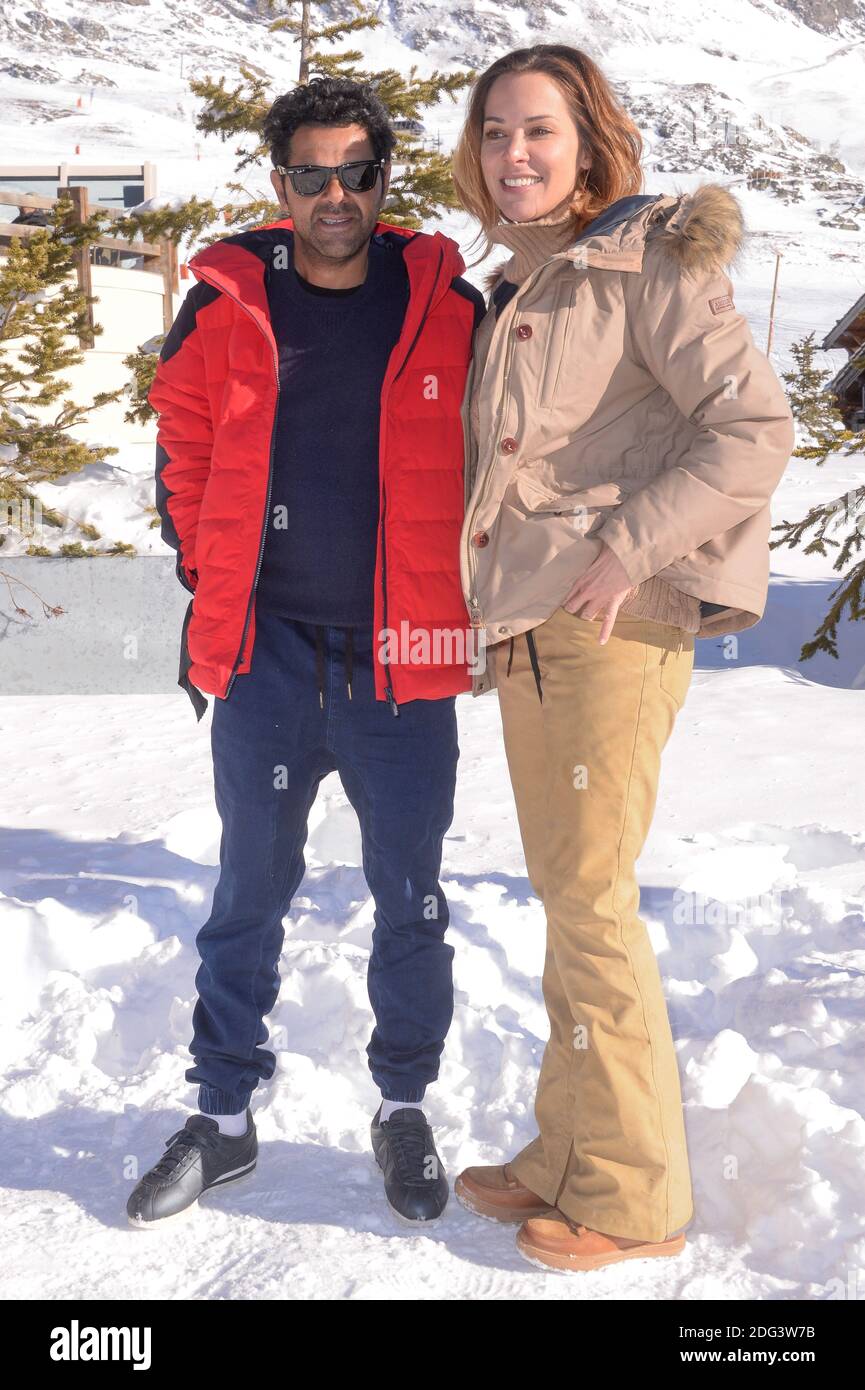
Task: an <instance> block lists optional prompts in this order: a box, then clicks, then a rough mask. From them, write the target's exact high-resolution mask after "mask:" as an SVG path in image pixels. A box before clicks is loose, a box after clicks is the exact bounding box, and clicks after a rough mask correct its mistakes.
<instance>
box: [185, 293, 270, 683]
mask: <svg viewBox="0 0 865 1390" xmlns="http://www.w3.org/2000/svg"><path fill="white" fill-rule="evenodd" d="M199 275H200V278H201V279H202V280H207V274H206V273H202V272H199ZM208 283H209V284H213V281H208ZM214 288H215V289H218V290H219V291H220V293H221V294H225V295H227V297H228V298H229V299H230V300H232V301H233V303H235V304H237V305H239V307H240V308H241V309H242V310H243V312H244V313H245V314H246V316H247V318H250V319H252V322H253V323H254V324H255V326H256V328H257V329H258V330H259V331H260V332H261V333H262V334H263V336H264V338H265V340H267V334H266V333H265V332H264V329H263V328H262V327H261V325H260V323H259V322H258V320H257V319H256V317H255V315H254V314H252V313H250V311H249V309H247V307H246V305H245V304H244V303H243V300H242V299H238V298H237V295H234V294H230V293H229V292H228V290H225V289H223V287H222V286H221V285H215V286H214ZM268 346H270V344H268ZM273 364H274V367H275V369H276V405H275V406H274V411H273V422H272V424H271V427H270V455H269V457H268V461H267V496H266V498H265V502H264V516H263V518H262V523H261V538H260V540H259V543H258V560H257V561H256V565H255V575H254V576H253V580H252V588H251V589H250V591H249V598H248V600H247V604H246V617H245V619H244V622H243V632H242V633H241V635H240V648H239V650H238V653H237V656H236V657H235V658H234V665H233V666H232V668H231V675H230V676H229V678H228V685H227V686H226V687H225V695H224V697H223V698H224V699H226V700H227V699H228V697H229V695H230V693H231V687H232V686H233V685H234V682H235V680H236V679H237V668H238V666H239V665H240V658H241V656H242V655H243V647H244V643H245V642H246V634H247V632H248V631H249V619H250V617H251V615H252V605H253V600H254V599H255V590H256V586H257V584H258V576H259V574H260V573H261V561H262V558H263V556H264V539H265V536H266V535H267V517H268V513H269V511H270V490H271V484H272V483H273V446H274V441H275V439H276V423H277V420H278V419H279V354H278V353H277V352H276V351H275V349H274V352H273Z"/></svg>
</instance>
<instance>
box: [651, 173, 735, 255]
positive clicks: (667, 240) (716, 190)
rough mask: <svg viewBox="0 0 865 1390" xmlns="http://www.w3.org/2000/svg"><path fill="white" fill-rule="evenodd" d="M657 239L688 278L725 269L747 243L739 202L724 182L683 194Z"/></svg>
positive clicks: (662, 219) (706, 184)
mask: <svg viewBox="0 0 865 1390" xmlns="http://www.w3.org/2000/svg"><path fill="white" fill-rule="evenodd" d="M661 221H663V222H667V221H669V222H673V223H675V225H674V226H669V225H665V226H664V227H663V228H662V230H661V231H660V232H658V233H657V239H658V241H659V242H660V244H661V245H662V246H663V248H664V249H665V251H666V252H667V254H668V255H669V256H671V257H672V259H673V260H674V261H676V263H677V264H678V266H679V268H680V269H681V270H682V272H683V273H684V274H685V275H692V274H694V273H695V272H698V271H704V272H706V273H712V272H714V271H718V270H724V269H725V268H726V267H727V266H728V265H729V264H730V263H731V261H732V260H733V259H734V258H735V257H736V256H737V255H738V253H739V251H740V250H741V248H742V245H743V243H744V240H745V223H744V218H743V216H742V208H741V204H740V203H739V200H738V199H737V198H735V197H734V196H733V194H732V193H731V192H730V191H729V190H728V189H726V188H724V186H723V184H720V183H703V184H701V185H700V187H699V188H696V189H695V190H694V192H693V193H685V194H683V195H682V197H681V199H680V200H679V203H678V204H677V205H676V207H675V208H674V209H673V210H672V215H671V216H670V218H669V219H666V218H664V215H663V213H662V214H661Z"/></svg>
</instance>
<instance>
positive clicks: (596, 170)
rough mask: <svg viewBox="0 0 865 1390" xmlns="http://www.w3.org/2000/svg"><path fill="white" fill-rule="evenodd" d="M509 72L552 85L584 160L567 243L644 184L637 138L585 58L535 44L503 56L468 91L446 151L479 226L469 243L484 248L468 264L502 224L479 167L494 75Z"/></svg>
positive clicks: (465, 202) (604, 81) (607, 87)
mask: <svg viewBox="0 0 865 1390" xmlns="http://www.w3.org/2000/svg"><path fill="white" fill-rule="evenodd" d="M514 72H543V73H546V74H547V76H548V77H550V78H552V79H553V81H554V82H556V83H557V84H558V86H559V87H560V88H561V90H562V92H563V94H564V97H565V100H566V101H567V103H568V107H569V109H570V112H571V116H572V117H573V120H574V123H575V124H576V127H577V130H578V131H579V135H580V145H581V148H582V149H583V150H584V151H585V150H588V153H589V155H590V156H591V161H592V163H591V168H590V169H589V170H588V172H587V173H586V174H585V175H584V180H585V181H584V182H582V183H581V184H580V186H579V187H578V188H576V189H575V192H574V196H573V199H572V202H571V210H572V217H573V234H574V237H577V236H579V234H580V232H581V231H582V230H583V228H584V227H585V226H587V225H588V223H589V222H591V221H592V219H593V218H595V217H597V216H598V214H599V213H600V212H603V210H604V208H606V207H609V205H610V203H614V202H615V201H616V199H617V198H626V197H628V196H629V195H630V194H633V193H639V192H640V189H641V188H642V184H643V174H642V169H641V167H640V159H641V157H642V153H643V140H642V136H641V135H640V132H639V130H638V129H637V127H636V125H635V124H634V122H633V121H632V120H631V118H630V116H629V115H628V114H627V112H626V111H625V110H624V108H623V107H622V106H621V105H620V103H619V101H618V99H617V97H616V95H615V93H614V92H613V90H612V88H611V87H610V84H609V83H608V81H607V79H606V78H605V77H604V74H603V73H602V72H601V70H600V68H599V67H598V66H597V64H596V63H594V62H593V61H592V59H591V58H590V57H589V56H588V55H587V54H586V53H583V52H582V51H581V50H580V49H579V48H570V47H569V46H568V45H567V44H560V43H539V44H535V45H534V46H533V47H532V48H516V49H514V50H513V52H511V53H505V54H504V55H503V57H501V58H497V59H496V61H495V62H494V63H493V64H491V66H490V67H488V68H487V69H486V71H485V72H483V73H481V75H480V77H479V78H478V79H477V81H476V82H475V84H474V86H473V87H472V90H471V96H470V98H469V108H468V112H467V115H466V119H465V124H464V125H463V129H462V131H461V133H460V138H459V141H458V142H457V146H456V149H455V150H454V153H453V180H454V187H455V188H456V191H457V195H458V197H459V199H460V202H461V203H462V205H463V207H464V208H465V209H466V211H467V212H470V213H472V214H473V216H475V217H476V218H477V219H478V221H479V222H480V224H481V226H480V231H479V232H478V235H477V236H476V237H475V242H477V241H478V240H479V239H480V238H481V237H483V238H484V240H485V242H486V245H485V247H484V250H483V253H482V254H481V255H480V256H479V257H478V260H477V261H474V262H473V263H472V264H473V265H477V264H478V263H479V262H480V261H482V260H484V259H485V258H486V257H487V256H488V255H489V253H490V251H491V250H492V246H493V244H492V242H491V241H490V240H489V235H488V234H489V232H490V231H491V230H492V228H493V227H494V226H495V225H496V223H497V222H499V221H500V219H501V213H500V211H499V209H498V207H497V206H496V204H495V202H494V200H493V198H492V195H491V194H490V192H489V189H488V188H487V186H486V181H485V179H484V175H483V170H482V168H481V141H482V140H483V128H484V111H485V109H486V101H487V95H488V93H489V90H490V87H491V86H492V85H493V83H494V82H495V80H496V78H497V77H501V76H502V75H503V74H504V73H514ZM574 182H575V183H576V170H574ZM473 244H474V243H473Z"/></svg>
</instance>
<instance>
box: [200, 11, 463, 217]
mask: <svg viewBox="0 0 865 1390" xmlns="http://www.w3.org/2000/svg"><path fill="white" fill-rule="evenodd" d="M353 3H354V6H355V8H356V9H357V11H358V14H357V15H356V16H355V17H353V18H351V19H339V18H338V19H337V20H335V21H334V22H333V23H324V22H322V23H321V24H319V25H315V24H314V23H313V12H316V13H318V12H323V13H324V14H325V15H327V13H328V12H329V11H332V10H333V9H334V8H335V7H334V6H332V5H329V4H324V3H323V4H315V5H313V4H312V3H311V0H260V3H259V8H260V10H262V11H264V10H266V11H267V13H270V14H272V13H274V11H275V10H276V9H277V8H278V7H280V6H281V7H285V8H287V9H289V10H291V11H297V10H298V9H299V10H300V16H299V17H298V16H297V15H296V14H288V15H283V16H281V17H279V18H277V19H275V20H274V22H273V23H272V24H271V25H270V26H269V27H270V31H271V32H272V33H274V34H277V35H280V36H282V35H286V36H290V39H291V41H292V42H294V43H296V44H297V47H298V77H297V81H298V84H301V83H306V82H308V81H310V80H311V79H312V78H314V77H349V78H352V79H353V80H354V81H356V82H368V83H369V84H370V85H371V86H372V87H373V88H374V90H375V91H376V93H377V94H378V96H379V97H380V99H381V100H382V102H383V103H384V105H385V107H386V108H387V110H388V111H389V112H390V115H391V119H392V120H394V121H397V120H400V119H405V120H410V121H420V119H421V115H422V113H423V111H424V110H425V108H427V107H429V106H434V105H435V104H436V103H437V102H438V101H440V100H441V98H442V97H443V96H444V95H445V94H446V95H448V96H449V97H450V98H451V99H452V100H453V101H455V100H456V94H457V92H459V91H461V90H462V89H463V88H464V87H466V86H468V84H469V83H470V82H471V81H472V80H473V78H474V77H475V75H476V74H475V70H474V69H469V70H461V71H460V70H458V71H455V72H449V73H445V72H439V71H434V72H433V73H432V74H431V76H429V77H418V75H417V68H416V67H414V66H413V67H412V68H411V69H410V71H409V73H408V75H404V74H402V73H400V72H398V71H397V70H396V69H395V68H387V69H384V70H381V71H370V70H367V69H365V68H364V67H363V66H362V63H363V53H362V52H361V51H360V49H355V48H352V49H343V50H337V51H335V52H327V51H326V50H325V48H323V47H321V46H320V45H331V46H332V45H335V44H337V43H338V42H339V41H340V40H341V39H343V38H344V37H346V36H347V35H348V34H354V33H357V32H359V31H361V30H363V29H375V28H377V27H378V26H379V25H380V24H381V20H380V19H379V18H378V16H377V15H375V14H374V13H373V11H372V10H371V9H368V8H366V6H365V5H364V4H363V0H353ZM240 78H241V80H240V81H239V82H238V83H237V84H236V85H234V86H233V87H231V88H227V87H226V85H225V79H224V77H220V79H219V81H218V82H214V81H213V80H212V79H210V78H204V79H201V80H197V79H195V78H193V79H191V80H190V83H189V86H190V90H191V91H192V93H193V94H194V95H195V96H196V97H198V98H200V100H201V101H203V103H204V106H203V108H202V110H201V111H200V112H199V115H198V118H197V121H196V129H197V130H200V131H202V132H203V133H204V134H212V135H217V136H219V138H220V139H221V140H222V141H226V140H228V139H230V138H232V137H233V136H250V137H252V139H253V145H252V148H250V149H246V150H245V149H244V147H243V146H239V147H238V148H237V149H236V150H235V154H236V155H238V156H239V162H238V163H237V165H236V166H235V172H237V173H240V172H241V171H242V170H244V169H246V168H248V167H249V166H250V165H258V164H259V163H260V162H261V160H262V158H264V157H266V156H267V154H268V153H269V151H268V148H267V146H266V144H265V143H264V142H263V140H262V138H261V131H262V127H263V124H264V119H265V116H266V115H267V112H268V111H269V109H270V107H271V106H272V104H273V101H274V100H275V95H274V94H272V93H269V92H268V90H267V82H266V80H265V79H264V78H261V77H259V76H258V75H257V74H256V73H254V72H253V71H252V70H251V69H250V68H249V67H247V66H246V65H245V64H243V63H241V64H240ZM397 136H398V138H397V146H396V149H395V150H394V157H393V163H394V176H393V177H392V178H391V183H390V187H389V189H388V197H387V202H386V208H385V209H383V214H382V215H383V217H384V218H385V220H386V221H388V222H392V223H393V224H394V225H396V226H403V227H412V228H419V227H420V226H421V225H422V224H423V221H424V219H426V218H430V217H434V216H435V215H436V214H437V212H439V210H440V209H441V208H455V207H458V206H459V204H458V201H457V198H456V194H455V192H454V189H453V185H452V182H451V176H450V167H451V166H450V159H449V157H448V156H446V155H442V154H441V153H440V152H439V151H438V150H435V149H430V148H429V147H428V146H426V145H425V144H424V143H423V141H422V140H421V139H419V138H418V136H417V135H416V134H415V133H413V132H412V131H411V130H402V129H398V130H397ZM268 186H269V185H268ZM228 187H229V188H230V189H231V191H232V192H235V193H240V194H244V195H245V196H246V198H247V200H248V201H246V202H244V203H243V204H242V205H235V206H232V205H229V206H226V207H223V208H222V210H221V211H222V214H223V217H224V219H225V222H226V224H227V225H228V226H230V227H231V226H234V225H235V223H237V222H239V221H242V222H243V223H244V224H245V225H248V226H255V225H259V224H261V223H263V222H268V221H276V220H278V219H279V218H280V217H282V216H284V213H283V211H282V209H281V208H280V206H279V204H278V203H277V202H276V201H275V200H273V199H272V197H271V196H270V194H267V195H266V196H263V197H257V198H256V197H252V198H251V199H250V195H249V190H248V189H246V188H245V186H244V185H243V184H240V183H230V184H229V185H228ZM215 240H218V237H217V236H214V237H212V238H210V241H215ZM205 244H210V242H205Z"/></svg>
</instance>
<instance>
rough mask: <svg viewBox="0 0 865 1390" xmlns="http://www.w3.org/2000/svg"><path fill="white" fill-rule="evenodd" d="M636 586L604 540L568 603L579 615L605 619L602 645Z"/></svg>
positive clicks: (602, 629)
mask: <svg viewBox="0 0 865 1390" xmlns="http://www.w3.org/2000/svg"><path fill="white" fill-rule="evenodd" d="M635 590H636V585H630V584H629V583H628V576H627V574H626V573H625V570H624V567H623V565H622V562H621V560H619V559H618V557H617V556H616V555H614V554H613V552H612V550H611V549H610V547H609V546H608V545H607V544H606V543H605V542H604V541H601V552H600V554H599V555H598V556H597V557H596V558H595V559H594V560H593V561H592V563H591V564H590V565H589V568H588V569H587V570H586V572H585V574H581V575H580V577H579V579H578V580H577V582H576V584H575V585H574V586H573V588H572V589H571V591H570V593H569V594H568V596H567V598H566V599H565V601H564V603H563V604H562V607H563V608H566V609H567V610H568V612H569V613H575V614H576V615H577V617H578V618H589V619H592V618H596V617H597V616H598V615H599V614H600V616H601V617H602V618H603V622H602V623H601V630H600V633H599V634H598V641H599V642H600V644H601V646H603V645H604V643H605V642H606V641H607V640H608V638H609V636H610V633H611V632H612V630H613V624H614V623H615V621H616V614H617V613H618V611H619V604H621V603H624V601H625V599H626V598H627V597H628V595H629V594H632V593H634V592H635Z"/></svg>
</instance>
